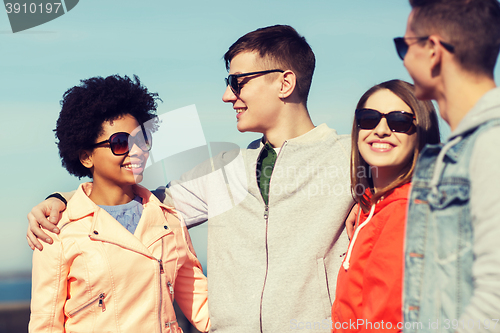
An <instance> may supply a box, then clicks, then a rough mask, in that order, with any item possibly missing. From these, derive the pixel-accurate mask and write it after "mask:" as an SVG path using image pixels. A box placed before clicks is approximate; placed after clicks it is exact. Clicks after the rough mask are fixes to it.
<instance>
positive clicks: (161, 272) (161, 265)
mask: <svg viewBox="0 0 500 333" xmlns="http://www.w3.org/2000/svg"><path fill="white" fill-rule="evenodd" d="M157 260H158V263H159V264H160V274H163V273H165V271H164V270H163V263H162V262H161V259H157Z"/></svg>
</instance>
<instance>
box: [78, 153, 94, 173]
mask: <svg viewBox="0 0 500 333" xmlns="http://www.w3.org/2000/svg"><path fill="white" fill-rule="evenodd" d="M79 156H80V163H82V165H83V166H84V167H86V168H87V169H91V168H92V167H93V166H94V161H93V160H92V152H91V151H89V150H82V151H81V152H80V154H79Z"/></svg>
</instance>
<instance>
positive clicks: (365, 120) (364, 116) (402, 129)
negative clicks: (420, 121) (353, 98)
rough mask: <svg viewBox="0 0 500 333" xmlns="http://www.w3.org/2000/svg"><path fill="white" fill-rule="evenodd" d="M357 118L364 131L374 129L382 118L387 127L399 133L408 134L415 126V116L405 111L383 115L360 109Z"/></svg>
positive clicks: (374, 111) (371, 110)
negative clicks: (385, 121)
mask: <svg viewBox="0 0 500 333" xmlns="http://www.w3.org/2000/svg"><path fill="white" fill-rule="evenodd" d="M355 117H356V123H357V124H358V127H359V128H360V129H364V130H371V129H374V128H375V127H377V125H378V124H379V123H380V120H382V118H385V119H386V120H387V125H388V126H389V128H390V130H391V131H393V132H397V133H408V132H409V131H410V129H411V128H412V127H413V126H415V125H414V124H413V119H415V115H414V114H413V113H410V112H405V111H392V112H389V113H381V112H379V111H377V110H373V109H358V110H356V115H355Z"/></svg>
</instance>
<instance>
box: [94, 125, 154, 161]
mask: <svg viewBox="0 0 500 333" xmlns="http://www.w3.org/2000/svg"><path fill="white" fill-rule="evenodd" d="M105 143H107V144H109V146H108V147H109V148H111V152H112V153H113V155H116V156H121V155H126V154H128V153H129V151H130V148H132V146H133V145H134V144H136V145H137V147H139V148H141V150H142V151H144V152H148V151H150V150H151V147H152V144H153V141H152V136H151V132H150V131H149V130H146V129H145V128H144V126H143V125H141V130H140V131H139V132H137V133H136V134H135V135H133V136H132V135H130V134H129V133H125V132H118V133H114V134H112V135H111V136H110V137H109V139H108V140H104V141H101V142H98V143H96V144H94V145H93V147H98V146H100V145H103V144H105Z"/></svg>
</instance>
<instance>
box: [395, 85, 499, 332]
mask: <svg viewBox="0 0 500 333" xmlns="http://www.w3.org/2000/svg"><path fill="white" fill-rule="evenodd" d="M498 93H499V91H498V89H496V91H495V95H498ZM496 103H497V104H498V102H496ZM483 104H484V103H483ZM480 106H481V107H483V108H484V105H480ZM490 106H491V105H490ZM495 108H496V109H497V112H496V113H498V105H496V106H495ZM473 110H474V109H473ZM477 112H479V111H477ZM476 118H477V116H476ZM470 119H475V118H472V117H470V118H469V120H470ZM498 125H500V117H498V115H496V116H495V117H490V119H486V120H485V119H483V122H482V123H481V122H480V123H476V124H473V126H469V127H468V128H466V129H465V130H463V131H461V132H460V133H458V135H457V133H456V132H457V131H455V132H454V133H452V136H451V138H450V139H451V140H449V141H448V142H447V143H446V145H444V146H442V145H430V146H427V147H426V148H425V149H424V150H423V151H422V153H421V155H420V158H419V161H418V164H417V167H416V169H415V172H414V175H413V180H412V183H413V188H412V192H411V194H410V201H409V211H408V223H407V227H406V243H405V276H404V286H403V316H404V325H405V328H404V332H417V331H418V332H455V331H457V330H458V331H461V330H462V328H463V329H464V330H467V328H469V329H473V328H475V329H473V331H478V329H477V328H478V327H479V323H478V322H475V323H472V322H471V323H468V322H467V320H464V319H463V318H462V322H460V319H461V316H462V314H463V313H464V311H465V308H466V307H467V306H468V305H469V302H470V300H471V297H472V295H473V293H474V283H475V281H474V277H473V263H474V260H475V253H474V225H473V222H472V216H471V208H470V193H471V176H470V174H469V170H470V168H469V164H470V161H471V156H472V155H473V152H474V148H475V142H476V139H477V138H478V136H479V135H480V134H481V133H484V132H486V131H488V130H489V129H491V128H492V127H493V126H498ZM462 127H463V126H462ZM453 134H455V136H454V135H453ZM496 145H498V144H496ZM499 241H500V240H499ZM496 318H498V317H496ZM481 324H482V325H483V326H484V322H482V323H481ZM497 328H498V327H497Z"/></svg>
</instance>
